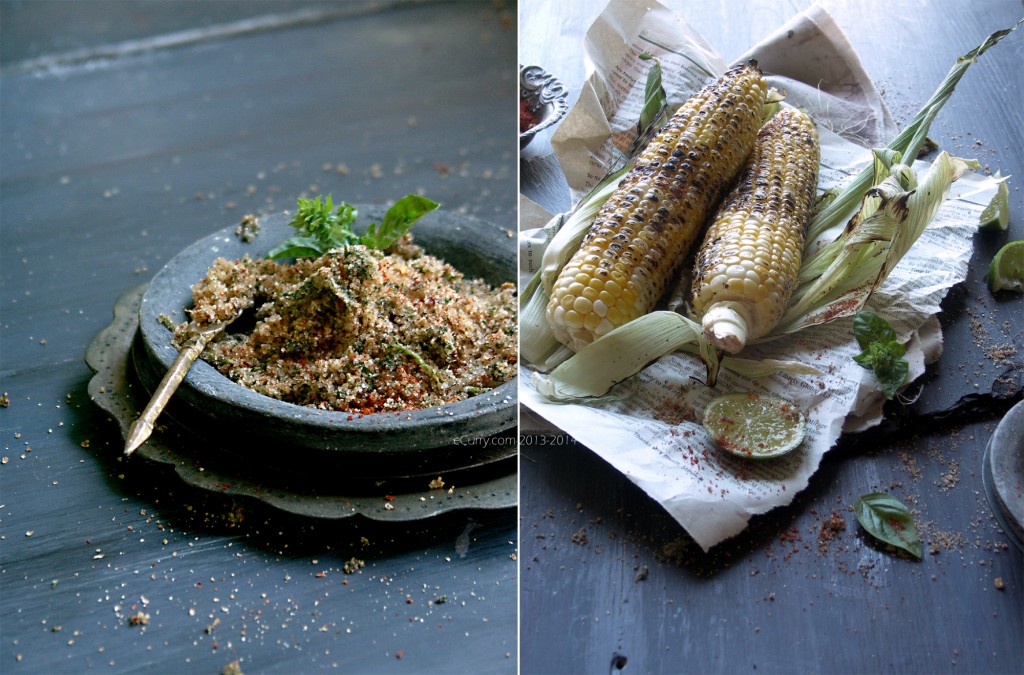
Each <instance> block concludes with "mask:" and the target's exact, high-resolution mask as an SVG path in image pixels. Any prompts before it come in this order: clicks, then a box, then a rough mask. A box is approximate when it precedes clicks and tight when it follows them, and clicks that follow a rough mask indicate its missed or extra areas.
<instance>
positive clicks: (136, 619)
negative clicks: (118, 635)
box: [128, 612, 149, 626]
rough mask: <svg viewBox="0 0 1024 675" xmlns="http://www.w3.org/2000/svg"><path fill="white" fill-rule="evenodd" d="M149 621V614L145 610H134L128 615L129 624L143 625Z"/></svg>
mask: <svg viewBox="0 0 1024 675" xmlns="http://www.w3.org/2000/svg"><path fill="white" fill-rule="evenodd" d="M148 623H149V614H146V613H145V612H136V613H135V614H132V615H131V616H130V617H128V625H129V626H145V625H146V624H148Z"/></svg>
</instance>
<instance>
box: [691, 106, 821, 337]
mask: <svg viewBox="0 0 1024 675" xmlns="http://www.w3.org/2000/svg"><path fill="white" fill-rule="evenodd" d="M819 155H820V149H819V147H818V132H817V130H816V129H815V128H814V122H813V121H812V120H811V118H810V117H808V116H807V115H806V114H804V113H802V112H800V111H799V110H795V109H792V108H784V109H782V110H780V111H779V112H778V113H776V114H775V115H774V116H773V117H772V118H771V119H770V120H768V122H766V123H765V125H764V127H762V128H761V130H760V131H759V132H758V134H757V142H756V143H755V144H754V150H753V152H752V153H751V154H750V159H749V160H748V162H747V165H746V166H745V167H744V169H743V172H742V173H741V174H740V178H739V180H738V181H737V183H736V185H735V187H733V189H732V190H731V191H730V192H729V194H728V195H727V196H726V197H725V199H724V200H723V202H722V205H721V207H720V208H719V210H718V212H717V213H716V214H715V217H714V219H713V220H712V223H711V225H710V226H709V227H708V231H707V232H706V233H705V235H704V241H703V243H702V244H701V247H700V249H699V250H698V252H697V257H696V261H695V269H694V274H693V286H692V297H691V299H692V303H693V308H694V311H695V312H696V314H697V316H699V317H701V323H702V325H703V327H704V333H705V335H707V337H708V339H709V340H710V341H711V342H712V343H713V344H715V345H716V346H717V347H718V348H720V349H722V350H724V351H726V352H729V353H731V354H735V353H736V352H738V351H740V350H741V349H743V347H744V346H745V345H746V344H747V343H748V342H750V341H751V340H754V339H757V338H759V337H762V336H764V335H767V334H768V332H769V331H771V329H772V328H773V327H774V326H775V324H776V323H777V322H778V320H779V317H780V316H781V315H782V312H783V310H784V309H785V308H786V303H787V302H788V301H789V296H790V294H791V293H792V291H793V286H794V284H795V282H796V278H797V273H798V272H799V270H800V262H801V252H802V250H803V243H804V233H805V230H806V228H807V222H808V220H809V218H810V216H811V210H812V208H813V205H814V197H815V194H816V187H817V183H818V161H819Z"/></svg>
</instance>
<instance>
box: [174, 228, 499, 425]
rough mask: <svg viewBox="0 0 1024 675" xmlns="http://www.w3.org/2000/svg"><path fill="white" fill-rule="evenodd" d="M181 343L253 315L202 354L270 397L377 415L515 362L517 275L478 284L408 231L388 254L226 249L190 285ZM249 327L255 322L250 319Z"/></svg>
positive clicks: (478, 381)
mask: <svg viewBox="0 0 1024 675" xmlns="http://www.w3.org/2000/svg"><path fill="white" fill-rule="evenodd" d="M192 295H193V301H194V307H193V309H191V310H189V314H190V316H191V321H189V322H186V323H183V324H181V325H179V326H177V327H176V328H175V331H174V343H175V344H176V345H177V346H178V347H181V346H182V345H184V344H185V343H186V342H188V341H189V340H190V339H191V338H192V337H194V336H195V335H196V334H197V333H198V332H199V330H200V329H201V328H203V327H204V326H207V325H209V324H211V323H214V322H218V321H226V320H228V321H229V320H232V319H233V318H235V317H238V316H240V315H241V314H242V312H243V311H245V312H246V314H248V313H250V312H254V316H255V327H253V328H252V329H251V330H247V331H246V332H232V330H233V329H234V330H236V331H237V330H239V329H240V328H236V325H240V324H243V323H244V320H243V321H236V325H229V326H228V329H227V330H226V331H224V333H223V334H222V335H221V336H219V337H218V338H217V339H216V340H214V341H213V342H211V343H210V345H208V346H207V348H206V350H205V351H204V352H203V354H202V358H203V360H205V361H207V362H208V363H210V364H211V365H213V366H214V367H215V368H216V369H217V370H218V371H220V372H221V373H222V374H224V375H225V376H227V377H228V378H230V379H231V380H233V381H234V382H237V383H238V384H240V385H242V386H244V387H247V388H249V389H252V390H254V391H256V392H258V393H260V394H263V395H265V396H270V397H272V398H276V399H279V400H282V401H288V402H290V403H296V404H298V405H303V406H312V407H316V408H321V409H325V410H337V411H347V412H351V413H360V414H369V413H376V412H386V411H398V410H414V409H420V408H427V407H431V406H436V405H441V404H444V403H451V402H454V401H458V400H462V399H465V398H468V397H470V396H473V395H475V394H478V393H480V392H482V391H486V390H488V389H492V388H494V387H496V386H498V385H500V384H501V383H503V382H505V381H507V380H509V379H511V378H512V377H513V376H514V375H515V371H516V358H517V357H516V304H515V303H516V300H515V291H514V286H513V285H512V284H504V285H502V286H501V287H500V288H497V289H494V288H491V287H490V286H488V285H487V284H486V283H484V282H482V281H470V280H466V279H465V278H463V276H462V274H461V273H460V272H459V271H458V270H456V269H455V268H453V267H452V266H451V265H449V264H447V263H445V262H444V261H442V260H439V259H438V258H434V257H432V256H429V255H425V254H424V253H423V252H422V250H421V249H419V248H418V247H416V246H414V245H412V244H411V242H410V241H409V240H408V238H407V239H406V240H405V241H403V242H401V243H400V244H399V245H396V246H393V247H392V248H391V249H389V252H388V253H384V252H381V251H378V250H375V249H368V248H366V247H364V246H361V245H351V246H346V247H343V248H339V249H334V250H331V251H329V252H328V253H326V254H324V255H323V256H321V257H319V258H315V259H312V258H304V259H299V260H297V261H295V262H290V263H280V262H276V261H272V260H263V259H260V260H252V259H249V258H248V257H245V258H242V259H241V260H236V261H229V260H226V259H224V258H218V259H217V260H215V261H214V263H213V265H212V267H211V268H210V270H209V271H208V272H207V275H206V276H205V277H204V278H203V279H202V280H200V281H199V283H197V284H196V285H195V286H194V287H193V288H192ZM249 323H250V327H251V322H249Z"/></svg>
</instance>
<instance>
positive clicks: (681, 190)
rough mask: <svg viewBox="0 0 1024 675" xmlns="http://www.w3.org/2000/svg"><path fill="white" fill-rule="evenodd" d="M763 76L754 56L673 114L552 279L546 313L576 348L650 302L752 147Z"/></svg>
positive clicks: (632, 316)
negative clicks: (569, 257) (575, 249)
mask: <svg viewBox="0 0 1024 675" xmlns="http://www.w3.org/2000/svg"><path fill="white" fill-rule="evenodd" d="M766 89H767V86H766V84H765V81H764V80H763V79H762V77H761V71H760V69H759V68H758V67H757V64H756V63H755V62H753V61H751V62H750V63H748V64H746V65H742V66H737V67H735V68H732V69H731V70H729V71H728V72H727V73H725V75H723V76H722V77H721V78H720V79H719V80H717V81H716V82H714V83H712V84H710V85H708V86H707V87H705V88H704V89H702V90H701V91H699V92H698V93H697V94H695V95H694V96H693V97H692V98H691V99H689V100H688V101H687V102H686V103H684V104H683V105H682V107H681V108H680V109H679V110H678V111H677V112H676V113H675V115H673V116H672V118H671V119H670V120H669V122H668V123H667V124H666V126H665V127H664V129H663V130H662V131H661V132H660V133H659V134H658V135H657V136H656V137H655V138H654V139H653V140H652V141H651V142H650V143H649V144H648V145H647V147H646V148H645V149H644V150H643V152H642V153H641V154H640V155H639V156H638V157H637V159H636V161H635V163H634V166H633V168H632V169H631V170H630V171H629V172H628V173H627V174H626V176H625V177H624V178H623V179H622V182H621V183H620V185H619V188H618V189H617V190H616V191H615V193H614V194H613V195H612V196H611V197H609V199H608V201H607V202H606V203H605V204H604V206H603V207H602V208H601V209H600V211H599V212H598V213H597V216H596V217H595V219H594V222H593V223H592V224H591V226H590V229H589V230H588V232H587V234H586V236H585V237H584V239H583V242H582V244H581V245H580V248H579V250H578V251H577V252H576V253H575V254H574V255H573V257H572V258H571V259H570V260H569V262H567V263H566V264H565V266H564V267H563V268H562V270H561V272H560V274H559V276H558V278H557V279H556V281H555V283H554V284H553V287H552V290H551V296H550V300H549V302H548V306H547V319H548V323H549V324H550V326H551V329H552V331H553V332H554V334H555V336H556V337H557V338H558V339H559V341H561V342H562V343H564V344H566V345H568V346H569V347H571V348H573V349H579V348H580V347H582V346H583V345H585V344H588V343H590V342H592V341H593V340H594V339H596V338H597V337H600V336H601V335H604V334H605V333H607V332H609V331H611V330H612V329H613V328H617V327H618V326H621V325H623V324H625V323H627V322H628V321H631V320H632V319H635V318H636V317H638V316H641V315H643V314H646V313H647V312H649V311H651V309H653V308H654V305H655V303H656V302H657V301H658V299H659V298H660V297H661V295H662V294H663V293H664V292H665V290H666V289H667V288H668V285H669V284H670V282H671V280H672V277H673V276H675V274H676V272H677V271H678V269H679V266H680V264H681V263H682V262H683V260H684V259H685V258H686V256H687V254H688V253H689V250H690V248H691V247H692V246H693V244H694V242H695V241H696V240H697V237H698V235H699V234H700V230H701V228H702V227H703V225H704V222H705V220H706V219H707V216H708V214H709V213H710V211H711V209H713V208H714V205H715V204H716V203H717V202H718V200H719V199H721V197H722V195H723V194H724V193H725V191H726V190H728V188H729V186H730V184H731V183H732V181H733V180H734V179H735V177H736V175H737V174H738V173H739V171H740V169H741V167H742V166H743V162H744V160H745V159H746V158H747V155H748V154H749V153H750V150H751V148H752V147H753V144H754V138H755V136H756V134H757V128H758V126H759V124H760V121H761V114H762V107H763V105H764V101H765V93H766Z"/></svg>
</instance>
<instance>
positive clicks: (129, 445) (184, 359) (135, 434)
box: [124, 321, 230, 457]
mask: <svg viewBox="0 0 1024 675" xmlns="http://www.w3.org/2000/svg"><path fill="white" fill-rule="evenodd" d="M228 323H230V322H228V321H221V322H219V323H214V324H210V325H209V326H207V327H206V328H205V329H203V330H202V331H201V332H200V333H199V335H197V336H196V337H195V338H194V339H193V340H192V342H191V343H189V345H188V346H187V347H185V348H184V349H182V350H181V351H180V352H179V353H178V358H176V359H175V360H174V363H173V364H171V367H170V369H169V370H168V371H167V373H166V374H164V377H163V379H162V380H160V384H158V385H157V387H156V391H154V392H153V397H152V398H150V399H149V403H147V404H146V409H145V410H143V411H142V415H140V416H139V419H137V420H135V422H134V423H133V424H132V426H131V428H130V429H128V438H126V439H125V443H124V454H125V456H126V457H127V456H129V455H131V454H132V453H133V452H135V451H136V450H137V449H138V448H139V446H140V445H142V444H143V443H145V442H146V439H147V438H149V436H150V434H152V433H153V427H154V426H155V425H156V418H157V417H159V416H160V413H161V412H163V410H164V408H165V407H166V406H167V402H168V401H170V400H171V396H173V395H174V392H175V391H177V389H178V386H179V385H180V384H181V381H182V380H184V379H185V375H187V374H188V371H189V369H190V368H191V367H192V364H193V363H195V362H196V359H198V358H199V355H200V354H202V353H203V350H204V349H206V345H208V344H209V343H210V340H212V339H213V338H214V337H215V336H216V335H217V334H218V333H220V332H221V331H223V330H224V329H225V328H226V327H227V325H228Z"/></svg>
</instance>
